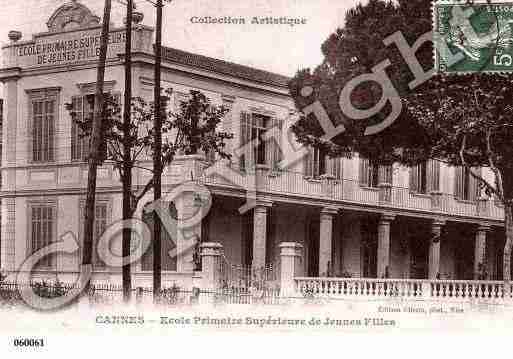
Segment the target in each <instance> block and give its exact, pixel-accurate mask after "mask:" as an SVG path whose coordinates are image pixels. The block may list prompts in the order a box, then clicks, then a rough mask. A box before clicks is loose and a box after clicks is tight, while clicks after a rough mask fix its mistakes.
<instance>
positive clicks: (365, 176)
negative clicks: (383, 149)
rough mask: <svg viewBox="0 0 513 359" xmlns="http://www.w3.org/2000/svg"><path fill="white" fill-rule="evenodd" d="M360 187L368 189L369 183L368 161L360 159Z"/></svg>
mask: <svg viewBox="0 0 513 359" xmlns="http://www.w3.org/2000/svg"><path fill="white" fill-rule="evenodd" d="M359 178H360V185H361V186H364V187H368V186H369V185H370V183H369V159H368V158H363V157H360V177H359Z"/></svg>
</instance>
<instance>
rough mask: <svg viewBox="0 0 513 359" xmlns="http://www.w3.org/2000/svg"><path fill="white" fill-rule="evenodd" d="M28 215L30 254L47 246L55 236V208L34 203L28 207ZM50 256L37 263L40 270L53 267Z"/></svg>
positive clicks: (51, 205)
mask: <svg viewBox="0 0 513 359" xmlns="http://www.w3.org/2000/svg"><path fill="white" fill-rule="evenodd" d="M29 213H30V214H29V215H30V231H29V233H30V254H33V253H35V252H37V251H39V250H40V249H42V248H45V247H47V246H49V245H50V244H51V243H52V242H53V241H54V240H55V238H54V235H55V233H54V232H55V206H54V205H53V204H51V203H34V204H31V205H30V206H29ZM54 264H55V263H54V258H53V257H52V255H48V256H45V257H44V258H43V259H41V261H40V262H39V263H38V266H39V267H41V268H51V267H52V266H53V265H54Z"/></svg>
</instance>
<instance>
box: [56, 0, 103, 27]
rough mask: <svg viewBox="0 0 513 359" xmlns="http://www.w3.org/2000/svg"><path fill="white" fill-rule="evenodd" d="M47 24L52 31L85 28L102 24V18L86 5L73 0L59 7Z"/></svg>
mask: <svg viewBox="0 0 513 359" xmlns="http://www.w3.org/2000/svg"><path fill="white" fill-rule="evenodd" d="M46 25H47V26H48V31H50V32H60V31H68V30H74V29H84V28H89V27H92V26H98V25H100V18H99V17H98V16H96V15H94V14H93V13H92V12H91V10H89V9H88V8H87V7H85V6H84V5H82V4H80V3H78V2H77V1H76V0H72V1H71V2H70V3H67V4H64V5H62V6H61V7H60V8H58V9H57V10H56V11H55V12H54V13H53V15H52V16H51V17H50V20H48V22H47V23H46Z"/></svg>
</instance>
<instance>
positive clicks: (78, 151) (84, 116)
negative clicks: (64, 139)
mask: <svg viewBox="0 0 513 359" xmlns="http://www.w3.org/2000/svg"><path fill="white" fill-rule="evenodd" d="M106 95H108V94H106ZM95 97H96V96H95V95H94V94H87V95H82V96H74V97H73V98H72V105H73V111H74V112H75V114H76V120H78V121H92V119H93V117H94V102H95ZM113 97H114V101H115V102H116V103H118V104H121V95H120V94H119V93H117V94H113ZM89 139H90V136H89V135H84V132H83V131H82V129H81V128H80V127H79V126H78V125H77V123H76V122H75V121H74V120H72V123H71V160H72V161H87V159H88V156H89ZM105 151H106V148H105V149H104V153H106V152H105Z"/></svg>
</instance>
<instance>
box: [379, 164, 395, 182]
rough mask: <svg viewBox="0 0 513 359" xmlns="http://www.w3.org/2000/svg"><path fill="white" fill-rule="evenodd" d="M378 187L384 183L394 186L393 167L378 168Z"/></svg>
mask: <svg viewBox="0 0 513 359" xmlns="http://www.w3.org/2000/svg"><path fill="white" fill-rule="evenodd" d="M378 168H379V169H378V171H379V174H378V185H380V184H382V183H386V184H392V165H386V166H378Z"/></svg>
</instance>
